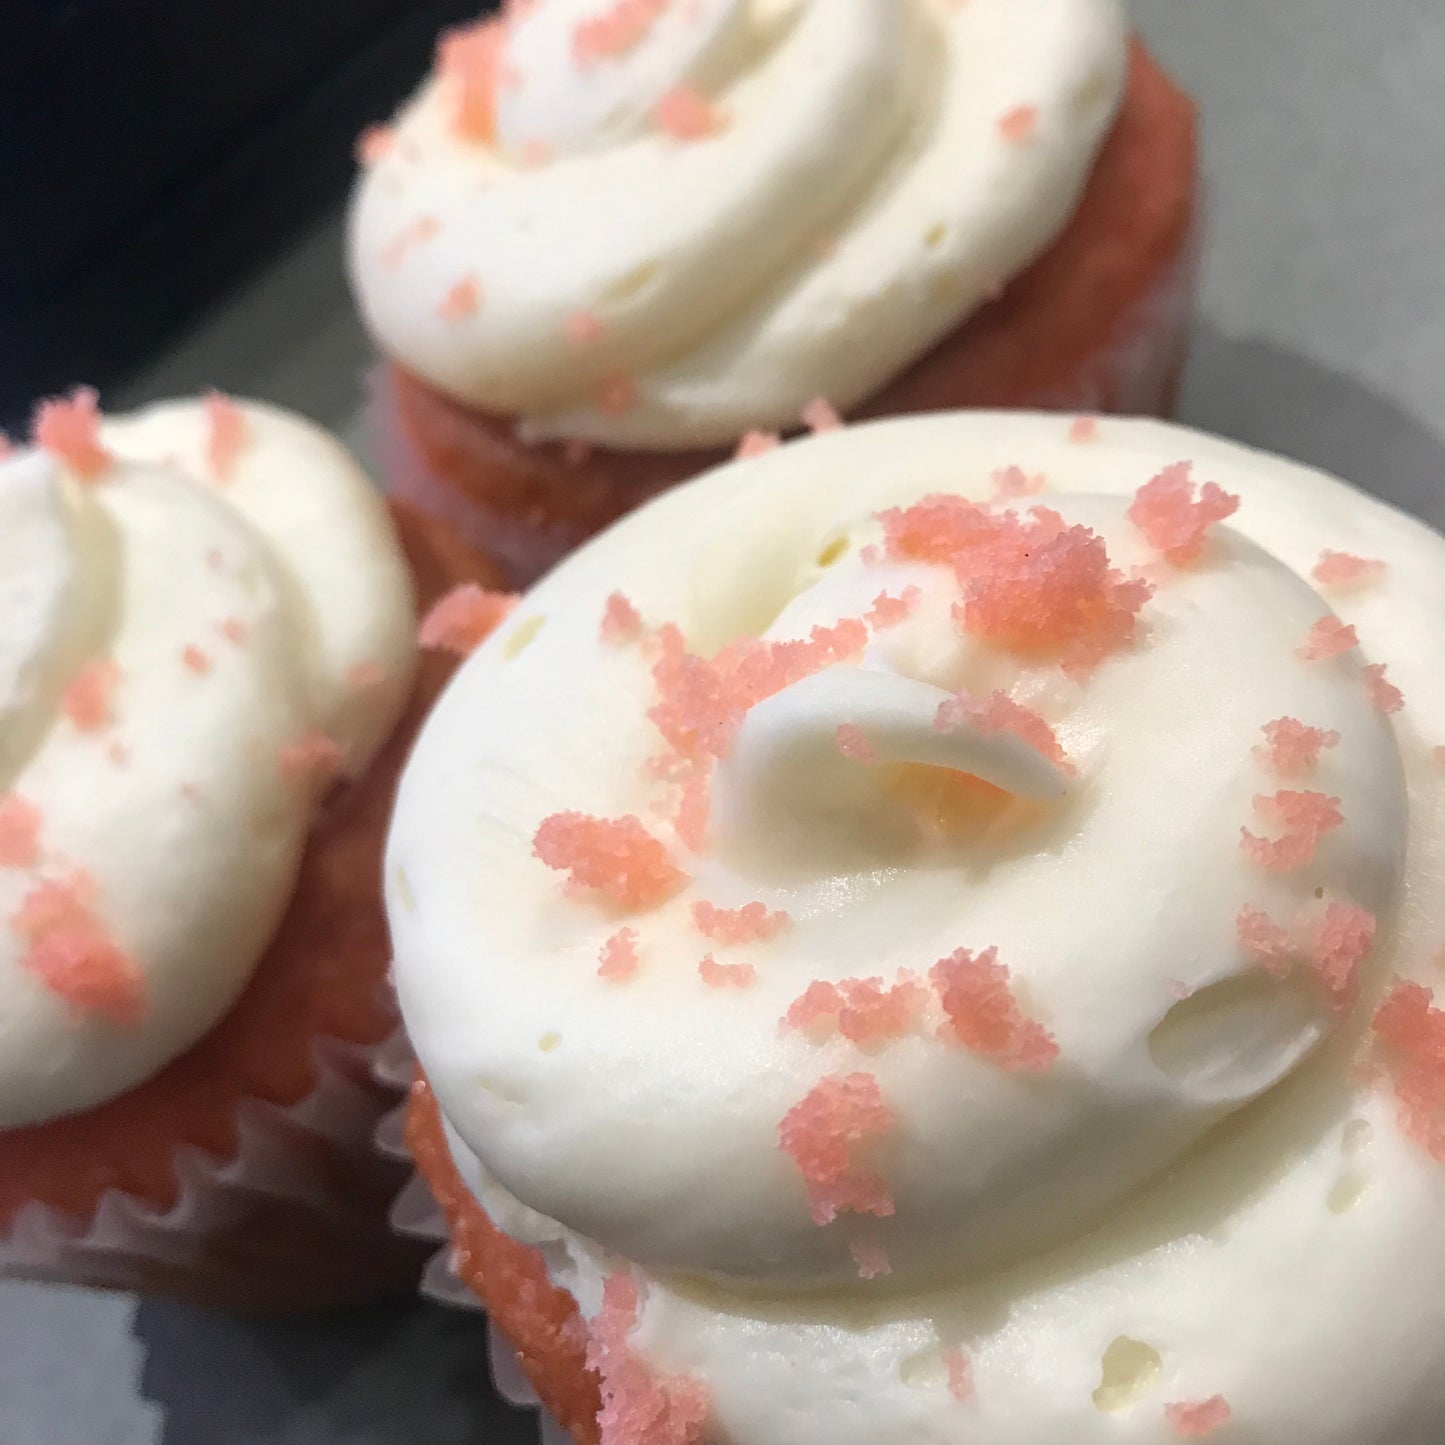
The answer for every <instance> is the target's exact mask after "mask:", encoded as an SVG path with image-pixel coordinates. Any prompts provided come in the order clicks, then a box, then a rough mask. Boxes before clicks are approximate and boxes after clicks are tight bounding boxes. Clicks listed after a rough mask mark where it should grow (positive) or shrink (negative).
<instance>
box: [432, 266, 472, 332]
mask: <svg viewBox="0 0 1445 1445" xmlns="http://www.w3.org/2000/svg"><path fill="white" fill-rule="evenodd" d="M481 304H482V283H481V282H480V281H478V280H477V278H476V277H475V276H463V277H462V278H461V280H459V281H458V282H457V283H456V284H455V285H454V286H453V287H452V288H451V289H450V290H449V291H448V292H447V294H446V295H445V296H443V297H442V299H441V300H440V301H439V302H437V316H438V317H439V318H440V319H441V320H443V321H465V320H466V319H467V317H469V316H475V315H476V314H477V312H478V311H479V310H480V309H481Z"/></svg>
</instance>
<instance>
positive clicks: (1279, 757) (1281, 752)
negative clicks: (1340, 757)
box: [1254, 717, 1340, 778]
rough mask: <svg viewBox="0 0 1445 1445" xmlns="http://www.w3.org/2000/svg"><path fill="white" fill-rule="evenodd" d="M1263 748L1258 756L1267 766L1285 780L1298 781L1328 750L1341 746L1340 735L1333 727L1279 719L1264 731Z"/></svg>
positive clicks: (1287, 718) (1258, 752) (1294, 719)
mask: <svg viewBox="0 0 1445 1445" xmlns="http://www.w3.org/2000/svg"><path fill="white" fill-rule="evenodd" d="M1262 731H1263V732H1264V745H1263V746H1262V747H1257V748H1256V749H1255V750H1254V751H1255V756H1256V757H1258V758H1259V759H1260V761H1261V762H1264V763H1267V764H1268V765H1269V766H1270V767H1271V768H1273V769H1274V771H1275V772H1277V773H1278V774H1279V775H1280V777H1282V778H1298V777H1301V776H1303V775H1304V774H1305V773H1308V772H1309V771H1310V770H1311V769H1312V768H1313V767H1314V766H1315V764H1316V763H1318V762H1319V760H1320V754H1321V753H1322V752H1323V751H1324V750H1325V749H1326V748H1333V747H1336V746H1337V745H1338V744H1339V741H1340V735H1339V733H1337V732H1335V730H1334V729H1333V728H1328V729H1327V728H1315V727H1310V726H1308V725H1307V724H1305V723H1302V722H1301V721H1300V720H1299V719H1298V718H1293V717H1279V718H1275V720H1274V721H1273V722H1267V723H1265V725H1264V728H1263V729H1262Z"/></svg>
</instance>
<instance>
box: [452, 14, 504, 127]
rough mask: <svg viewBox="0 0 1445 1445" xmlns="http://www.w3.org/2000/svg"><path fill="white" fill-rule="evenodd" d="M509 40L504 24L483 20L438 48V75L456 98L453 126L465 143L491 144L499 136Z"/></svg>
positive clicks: (457, 30) (466, 28)
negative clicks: (500, 97) (500, 86)
mask: <svg viewBox="0 0 1445 1445" xmlns="http://www.w3.org/2000/svg"><path fill="white" fill-rule="evenodd" d="M506 40H507V32H506V27H505V26H504V25H503V23H502V22H500V21H498V20H483V21H479V22H478V23H477V24H475V25H464V26H461V27H459V28H458V29H456V30H450V31H448V32H447V33H446V34H445V35H443V36H442V38H441V41H440V43H439V45H438V46H437V71H438V73H439V74H440V76H441V78H442V79H443V80H444V81H445V82H446V83H447V84H448V85H449V86H450V87H451V88H452V91H453V93H454V95H455V105H456V109H455V111H454V113H453V120H452V124H453V127H454V128H455V130H456V132H457V134H458V135H459V136H461V137H462V138H463V139H464V140H471V141H489V140H491V139H492V136H493V135H494V134H495V131H496V120H497V111H496V107H497V100H496V95H497V84H498V82H499V80H500V79H501V73H502V52H503V50H504V49H505V47H506Z"/></svg>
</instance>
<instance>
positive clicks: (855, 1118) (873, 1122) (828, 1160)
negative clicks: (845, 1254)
mask: <svg viewBox="0 0 1445 1445" xmlns="http://www.w3.org/2000/svg"><path fill="white" fill-rule="evenodd" d="M895 1118H896V1116H895V1114H894V1112H893V1110H892V1109H891V1108H890V1107H889V1106H888V1104H887V1103H886V1102H885V1101H884V1098H883V1091H882V1090H881V1089H880V1088H879V1086H878V1080H877V1079H876V1078H874V1076H873V1075H872V1074H863V1073H857V1074H847V1075H844V1076H841V1077H834V1078H827V1079H824V1080H823V1081H822V1083H820V1084H818V1085H817V1086H816V1087H815V1088H814V1089H813V1090H811V1091H810V1092H809V1094H808V1095H807V1097H806V1098H805V1099H803V1101H802V1102H801V1103H799V1104H795V1105H794V1106H793V1107H792V1108H791V1109H790V1110H789V1111H788V1112H787V1114H786V1115H784V1117H783V1121H782V1123H781V1124H780V1125H779V1126H778V1142H779V1145H780V1147H781V1148H782V1150H783V1152H784V1153H785V1154H787V1155H788V1156H789V1157H790V1158H791V1159H792V1160H793V1162H794V1163H795V1164H796V1165H797V1166H798V1169H799V1171H800V1172H801V1173H802V1176H803V1181H804V1183H805V1184H806V1186H807V1191H808V1204H809V1209H810V1212H811V1215H812V1220H813V1223H814V1224H817V1225H824V1224H831V1223H832V1222H833V1220H835V1219H836V1218H837V1217H838V1216H839V1215H840V1214H843V1213H850V1214H871V1215H874V1216H876V1217H878V1218H880V1219H886V1218H887V1217H888V1216H889V1215H891V1214H892V1213H893V1200H892V1198H891V1197H890V1196H889V1193H888V1189H887V1186H886V1185H885V1184H884V1183H883V1180H882V1179H881V1178H880V1177H879V1176H878V1175H876V1174H873V1173H870V1172H868V1171H867V1170H866V1169H862V1168H860V1167H859V1165H858V1164H857V1162H856V1161H855V1159H854V1150H855V1148H858V1147H859V1146H864V1145H869V1144H873V1143H876V1142H877V1140H878V1139H880V1138H881V1137H882V1136H884V1135H885V1134H887V1133H888V1131H889V1130H890V1129H891V1128H892V1127H893V1124H894V1121H895Z"/></svg>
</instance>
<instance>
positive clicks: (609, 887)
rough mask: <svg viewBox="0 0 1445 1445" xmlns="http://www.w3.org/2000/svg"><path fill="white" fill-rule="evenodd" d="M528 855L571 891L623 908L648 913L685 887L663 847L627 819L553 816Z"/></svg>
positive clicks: (543, 825) (634, 820)
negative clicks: (589, 893)
mask: <svg viewBox="0 0 1445 1445" xmlns="http://www.w3.org/2000/svg"><path fill="white" fill-rule="evenodd" d="M532 852H533V853H534V855H535V856H536V857H537V858H539V859H540V860H541V861H542V862H543V863H545V864H546V865H547V867H548V868H555V869H556V870H557V871H558V872H561V873H566V874H567V875H568V886H569V888H571V889H573V890H581V889H590V890H593V891H595V892H598V893H601V894H603V895H604V896H606V897H607V898H610V899H611V900H612V901H613V902H615V903H619V904H621V905H622V906H623V907H624V908H649V907H651V906H652V905H654V904H657V903H661V902H662V900H663V899H664V898H667V897H668V896H669V895H671V894H672V893H674V892H676V891H677V889H678V888H679V887H680V886H681V884H682V883H683V882H684V881H685V875H684V874H683V872H682V870H681V869H680V868H678V867H677V865H676V864H675V863H673V861H672V859H671V858H669V857H668V854H667V849H666V847H665V846H664V845H663V844H662V843H661V842H660V841H659V840H658V839H657V838H654V837H653V836H652V834H651V833H649V832H648V831H647V829H646V828H645V827H644V826H643V824H642V820H641V819H640V818H638V817H636V816H635V815H633V814H631V813H629V814H627V815H626V816H625V817H621V818H594V817H590V816H589V815H588V814H586V813H575V812H568V813H553V814H552V815H551V816H550V817H547V818H544V819H543V820H542V823H541V825H540V826H539V827H538V829H537V832H536V835H535V836H534V837H533V839H532Z"/></svg>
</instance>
